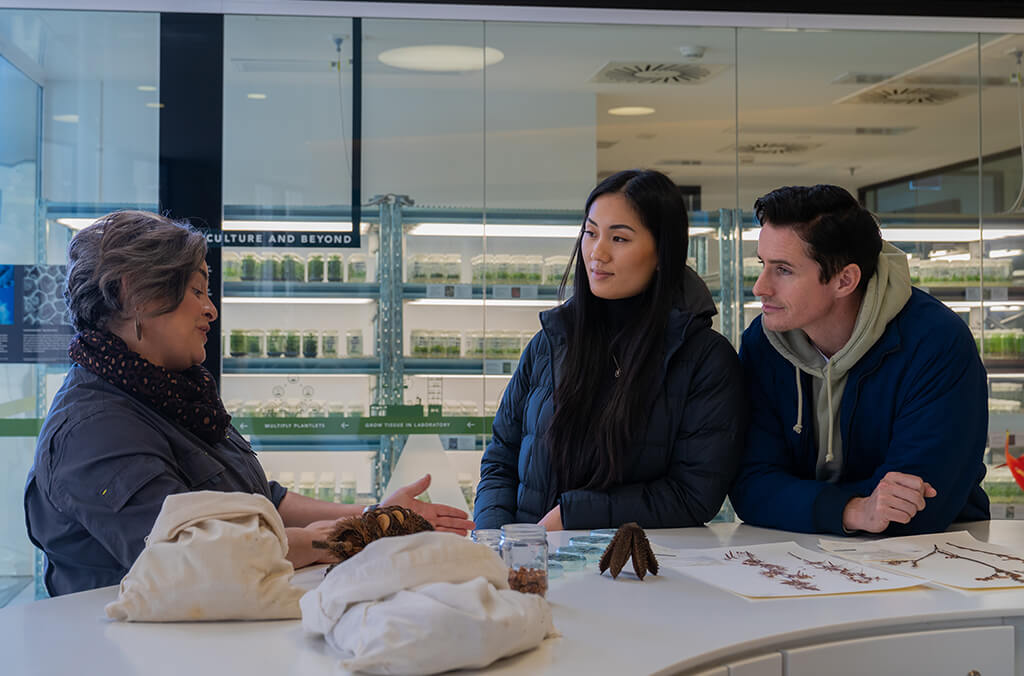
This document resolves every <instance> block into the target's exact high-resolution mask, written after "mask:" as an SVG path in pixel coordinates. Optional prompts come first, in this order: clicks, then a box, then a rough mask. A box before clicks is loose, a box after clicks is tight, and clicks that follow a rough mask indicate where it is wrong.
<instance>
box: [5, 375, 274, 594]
mask: <svg viewBox="0 0 1024 676" xmlns="http://www.w3.org/2000/svg"><path fill="white" fill-rule="evenodd" d="M198 490H212V491H225V492H231V491H242V492H245V493H259V494H261V495H263V496H265V497H266V498H268V499H269V500H271V501H272V502H273V503H274V505H275V506H277V505H280V503H281V500H282V499H283V498H284V495H285V492H286V491H285V489H284V488H283V487H282V486H280V485H279V484H277V483H275V482H270V483H269V484H268V483H267V477H266V474H265V473H264V471H263V468H262V467H261V466H260V463H259V461H257V460H256V454H255V453H254V452H253V450H252V448H251V447H250V446H249V444H248V442H246V441H245V439H243V438H242V436H241V435H240V434H239V433H238V431H237V430H235V428H234V427H229V428H228V436H227V438H226V439H225V440H224V441H223V442H221V443H219V444H216V445H210V444H208V443H206V442H205V441H203V440H201V439H199V437H196V436H195V435H193V434H192V433H191V432H189V431H187V430H185V429H184V428H183V427H181V426H179V425H178V424H176V423H174V422H172V421H170V420H168V419H167V418H164V417H163V416H161V415H160V414H159V413H157V412H156V411H154V410H153V409H152V408H150V407H149V406H147V405H146V404H144V403H143V402H141V401H139V400H137V399H135V398H134V397H132V396H131V395H129V394H128V393H126V392H124V391H123V390H120V389H118V388H116V387H114V386H113V385H111V384H109V383H107V382H106V381H105V380H103V379H101V378H100V377H99V376H96V375H95V374H93V373H91V372H90V371H88V370H86V369H84V368H82V367H81V366H77V365H76V366H72V367H71V370H70V371H69V372H68V375H67V377H66V378H65V379H64V384H63V385H62V386H61V388H60V390H58V392H57V395H56V396H55V397H54V400H53V405H52V406H51V407H50V413H49V415H47V416H46V420H45V421H44V422H43V428H42V430H41V431H40V433H39V440H38V442H37V444H36V456H35V461H34V463H33V465H32V469H31V470H30V471H29V475H28V483H27V484H26V486H25V524H26V526H27V527H28V535H29V538H30V539H31V540H32V543H33V544H34V545H35V546H36V547H38V548H40V549H42V550H43V551H44V552H45V553H46V588H47V589H48V590H49V592H50V594H51V595H53V596H56V595H58V594H68V593H71V592H76V591H83V590H86V589H93V588H96V587H103V586H107V585H112V584H117V583H118V582H119V581H120V580H121V578H122V577H124V575H125V573H127V572H128V569H129V568H130V567H131V565H132V563H133V562H134V561H135V559H136V557H138V555H139V554H140V553H141V552H142V549H143V547H144V546H145V537H146V536H147V535H149V532H150V530H152V528H153V523H154V522H155V521H156V516H157V514H158V513H159V512H160V509H161V507H163V503H164V498H166V497H167V496H168V495H170V494H172V493H185V492H188V491H198Z"/></svg>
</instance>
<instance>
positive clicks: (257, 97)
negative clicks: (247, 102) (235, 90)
mask: <svg viewBox="0 0 1024 676" xmlns="http://www.w3.org/2000/svg"><path fill="white" fill-rule="evenodd" d="M245 98H247V99H254V100H256V101H262V100H263V99H265V98H267V95H266V94H259V93H256V92H253V93H251V94H246V95H245Z"/></svg>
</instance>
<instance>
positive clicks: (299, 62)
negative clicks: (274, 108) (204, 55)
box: [231, 59, 335, 73]
mask: <svg viewBox="0 0 1024 676" xmlns="http://www.w3.org/2000/svg"><path fill="white" fill-rule="evenodd" d="M231 63H232V65H234V67H235V70H236V71H238V72H240V73H334V72H335V71H334V69H333V68H331V62H330V61H329V60H328V59H231Z"/></svg>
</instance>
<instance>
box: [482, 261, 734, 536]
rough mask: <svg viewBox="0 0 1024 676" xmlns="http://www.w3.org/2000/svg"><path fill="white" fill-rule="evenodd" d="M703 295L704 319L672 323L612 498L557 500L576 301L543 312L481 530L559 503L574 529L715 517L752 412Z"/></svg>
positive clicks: (588, 494)
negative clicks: (556, 414)
mask: <svg viewBox="0 0 1024 676" xmlns="http://www.w3.org/2000/svg"><path fill="white" fill-rule="evenodd" d="M693 279H694V280H696V281H697V282H699V279H698V278H697V277H696V276H695V275H694V276H693ZM700 288H701V291H702V293H701V303H700V305H699V306H694V307H697V308H698V309H697V314H694V313H693V312H689V311H683V310H679V309H676V310H673V311H672V313H671V315H670V317H669V322H668V330H667V332H666V336H665V342H664V346H665V347H664V355H663V362H662V369H661V370H660V372H659V375H658V380H657V383H656V384H655V389H656V396H655V397H654V401H653V404H652V405H651V408H650V417H649V419H648V422H647V426H646V429H645V430H644V431H643V432H642V437H641V439H640V440H639V441H637V442H635V444H634V446H633V448H631V449H630V455H629V460H628V462H627V463H626V469H625V475H624V477H623V480H622V482H621V483H619V484H617V485H614V486H612V487H611V488H609V489H608V490H603V491H598V490H570V491H566V492H564V493H562V494H561V495H559V494H558V487H557V484H556V481H555V477H554V472H553V470H552V465H551V459H550V452H549V449H548V447H547V442H546V439H545V434H546V432H547V429H548V425H549V423H550V420H551V416H552V393H553V391H554V387H555V384H556V383H557V382H558V380H559V378H560V376H561V368H562V364H563V362H564V359H565V351H566V336H567V321H568V313H569V312H570V311H571V304H572V302H571V301H570V302H569V303H566V304H565V305H563V306H561V307H558V308H554V309H552V310H548V311H546V312H543V313H541V325H542V327H543V328H542V330H541V331H540V332H539V333H538V334H537V335H536V336H534V337H533V339H532V340H531V341H530V344H529V345H527V347H526V350H524V352H523V355H522V357H521V358H520V360H519V368H518V369H517V370H516V372H515V374H514V375H513V377H512V380H511V381H510V382H509V384H508V387H507V388H506V389H505V394H504V396H503V398H502V401H501V406H500V408H499V410H498V414H497V416H496V417H495V419H494V428H493V437H492V439H491V442H490V444H489V445H488V447H487V450H486V451H485V452H484V456H483V461H482V463H481V469H480V484H479V486H478V487H477V497H476V504H475V507H476V509H475V512H476V513H475V515H474V521H476V525H477V528H498V527H500V526H502V525H503V524H506V523H511V522H522V523H525V522H532V523H535V522H537V521H539V520H540V519H541V518H542V517H543V516H544V515H545V514H546V513H547V512H548V511H549V510H550V509H552V508H553V507H554V506H555V504H556V502H557V503H558V504H560V505H561V513H562V523H563V525H564V526H565V528H567V529H587V528H609V527H617V526H620V525H622V524H623V523H628V522H630V521H636V522H637V523H639V524H640V525H641V526H642V527H644V528H680V527H685V526H697V525H701V524H703V523H705V522H707V521H709V520H711V519H712V518H714V516H715V514H717V513H718V510H719V509H720V508H721V506H722V502H723V501H724V500H725V495H726V491H727V490H728V487H729V483H730V481H731V479H732V477H733V474H734V473H735V471H736V463H737V460H738V458H739V455H740V453H741V452H742V444H743V431H744V427H745V420H744V419H745V415H746V406H745V399H744V394H743V380H742V374H741V370H740V365H739V360H738V359H737V357H736V352H735V350H733V348H732V346H731V345H729V343H728V341H726V340H725V338H723V337H722V336H721V335H720V334H718V333H716V332H715V331H713V330H712V329H711V316H712V315H713V314H714V303H713V302H712V301H711V296H710V294H708V292H707V288H706V287H704V285H703V284H702V283H701V284H700ZM600 414H601V413H600V412H599V411H595V412H594V415H595V416H597V415H600Z"/></svg>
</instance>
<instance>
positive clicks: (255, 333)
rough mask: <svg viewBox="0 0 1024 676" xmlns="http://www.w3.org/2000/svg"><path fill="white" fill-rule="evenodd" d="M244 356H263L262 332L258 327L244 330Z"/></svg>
mask: <svg viewBox="0 0 1024 676" xmlns="http://www.w3.org/2000/svg"><path fill="white" fill-rule="evenodd" d="M245 356H246V357H262V356H263V332H262V331H260V330H259V329H252V330H250V331H246V332H245Z"/></svg>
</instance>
